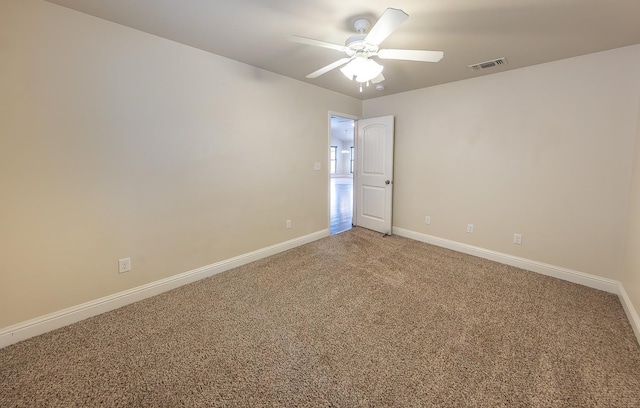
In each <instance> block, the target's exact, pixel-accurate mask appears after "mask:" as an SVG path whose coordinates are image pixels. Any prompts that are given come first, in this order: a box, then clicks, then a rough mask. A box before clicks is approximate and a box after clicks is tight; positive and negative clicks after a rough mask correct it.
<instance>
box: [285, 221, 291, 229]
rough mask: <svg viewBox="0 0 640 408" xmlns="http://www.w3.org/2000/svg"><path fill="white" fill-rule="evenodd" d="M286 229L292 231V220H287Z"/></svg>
mask: <svg viewBox="0 0 640 408" xmlns="http://www.w3.org/2000/svg"><path fill="white" fill-rule="evenodd" d="M284 227H285V228H286V229H291V220H286V221H285V222H284Z"/></svg>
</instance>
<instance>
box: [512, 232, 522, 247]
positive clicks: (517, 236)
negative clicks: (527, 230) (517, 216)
mask: <svg viewBox="0 0 640 408" xmlns="http://www.w3.org/2000/svg"><path fill="white" fill-rule="evenodd" d="M513 243H514V244H518V245H522V234H513Z"/></svg>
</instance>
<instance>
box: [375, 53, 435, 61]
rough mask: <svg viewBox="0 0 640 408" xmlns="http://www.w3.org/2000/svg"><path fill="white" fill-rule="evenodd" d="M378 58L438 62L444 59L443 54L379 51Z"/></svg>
mask: <svg viewBox="0 0 640 408" xmlns="http://www.w3.org/2000/svg"><path fill="white" fill-rule="evenodd" d="M378 57H380V58H382V59H397V60H409V61H423V62H438V61H440V60H441V59H442V57H444V52H442V51H424V50H380V51H378Z"/></svg>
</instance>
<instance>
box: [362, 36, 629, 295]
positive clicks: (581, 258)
mask: <svg viewBox="0 0 640 408" xmlns="http://www.w3.org/2000/svg"><path fill="white" fill-rule="evenodd" d="M507 57H508V56H507ZM639 72H640V46H632V47H627V48H622V49H617V50H611V51H608V52H603V53H598V54H592V55H588V56H583V57H579V58H573V59H568V60H563V61H557V62H553V63H549V64H543V65H538V66H533V67H529V68H525V69H519V70H514V71H509V72H505V73H500V74H496V75H489V76H484V77H479V78H475V79H471V80H466V81H460V82H456V83H451V84H446V85H441V86H435V87H431V88H426V89H422V90H417V91H413V92H407V93H402V94H396V95H392V96H387V97H381V98H377V99H373V100H368V101H365V102H364V103H363V116H364V117H374V116H379V115H386V114H395V115H396V146H395V176H394V178H395V181H394V188H395V190H394V193H395V196H394V212H393V216H394V226H395V227H400V228H405V229H408V230H412V231H416V232H420V233H424V234H428V235H433V236H436V237H440V238H445V239H449V240H453V241H458V242H462V243H466V244H470V245H475V246H478V247H482V248H485V249H490V250H494V251H498V252H502V253H506V254H511V255H514V256H519V257H523V258H527V259H531V260H534V261H538V262H544V263H548V264H552V265H556V266H561V267H565V268H569V269H573V270H577V271H580V272H585V273H589V274H594V275H598V276H601V277H605V278H611V279H616V280H617V279H620V277H621V276H620V274H619V272H620V268H621V259H622V256H623V247H624V245H623V242H624V238H625V231H626V223H627V212H628V206H629V186H630V182H631V165H632V160H633V146H634V139H635V135H636V126H637V112H638V96H639V94H640V75H639V74H638V73H639ZM426 215H429V216H431V225H426V224H424V217H425V216H426ZM637 217H638V215H637V214H636V218H637ZM468 223H472V224H474V225H475V233H474V234H467V233H466V225H467V224H468ZM514 233H520V234H522V235H523V245H521V246H518V245H515V244H513V243H512V240H513V234H514ZM636 253H637V251H636ZM636 271H637V269H636ZM635 276H636V277H637V272H636V275H635ZM629 281H630V282H631V280H629ZM636 282H637V281H636ZM635 287H636V289H631V290H630V291H633V292H634V293H637V283H636V284H635ZM636 299H637V298H636ZM637 305H638V303H637V302H636V307H637Z"/></svg>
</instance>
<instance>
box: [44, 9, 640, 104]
mask: <svg viewBox="0 0 640 408" xmlns="http://www.w3.org/2000/svg"><path fill="white" fill-rule="evenodd" d="M48 1H49V2H51V3H55V4H59V5H62V6H66V7H69V8H72V9H75V10H78V11H81V12H84V13H87V14H91V15H94V16H96V17H100V18H103V19H106V20H110V21H113V22H116V23H119V24H122V25H125V26H129V27H132V28H135V29H138V30H141V31H145V32H148V33H151V34H155V35H157V36H160V37H164V38H167V39H170V40H174V41H177V42H180V43H183V44H187V45H190V46H193V47H196V48H200V49H203V50H206V51H210V52H212V53H215V54H218V55H222V56H225V57H228V58H231V59H234V60H237V61H241V62H244V63H247V64H250V65H253V66H256V67H259V68H263V69H265V70H268V71H272V72H276V73H279V74H282V75H285V76H288V77H291V78H295V79H298V80H301V81H304V82H307V83H310V84H314V85H317V86H320V87H323V88H327V89H331V90H334V91H336V92H340V93H343V94H347V95H351V96H353V97H356V98H359V99H369V98H373V97H378V96H382V95H388V94H392V93H397V92H403V91H408V90H412V89H418V88H424V87H427V86H432V85H437V84H442V83H447V82H453V81H458V80H462V79H466V78H473V77H476V76H480V75H487V74H492V73H496V72H500V71H505V70H510V69H516V68H521V67H525V66H529V65H535V64H540V63H544V62H549V61H554V60H559V59H563V58H569V57H574V56H578V55H584V54H589V53H593V52H598V51H603V50H607V49H613V48H618V47H623V46H627V45H632V44H638V43H640V0H384V1H383V0H351V1H346V0H179V1H178V0H48ZM387 7H393V8H400V9H402V10H404V11H405V12H406V13H407V14H409V16H410V17H409V19H408V20H407V21H406V22H405V23H404V24H402V25H401V26H400V28H398V30H396V31H395V32H394V33H393V34H391V36H389V37H388V38H387V39H386V40H385V41H384V42H383V43H382V47H381V48H406V49H427V50H443V51H444V52H445V56H444V59H443V60H442V61H440V62H439V63H424V62H412V61H390V60H384V61H381V63H382V65H384V67H385V68H384V71H383V74H384V76H385V77H386V80H385V81H384V82H383V84H384V85H385V90H383V91H376V90H375V88H374V87H369V88H365V89H364V92H362V93H360V92H359V91H358V86H357V83H355V82H351V81H349V80H348V79H347V78H345V77H344V76H343V75H342V74H341V72H340V71H339V70H337V69H336V70H334V71H332V72H329V73H328V74H325V75H323V76H321V77H319V78H316V79H307V78H305V76H306V75H307V74H309V73H311V72H313V71H315V70H317V69H319V68H321V67H323V66H325V65H328V64H330V63H331V62H333V61H336V60H338V59H340V58H342V57H343V56H344V55H343V54H342V53H341V52H339V51H335V50H331V49H326V48H320V47H313V46H309V45H303V44H298V43H294V42H290V41H288V40H287V36H288V35H290V34H296V35H300V36H304V37H309V38H314V39H318V40H322V41H327V42H333V43H336V44H344V41H345V40H346V39H347V37H349V36H350V35H352V34H355V32H354V29H353V21H354V20H355V19H356V18H359V17H367V18H369V19H371V20H372V23H375V21H376V19H377V18H379V17H380V15H381V14H382V13H383V12H384V10H385V9H386V8H387ZM500 57H505V58H506V59H507V61H508V64H507V65H506V66H501V67H496V68H490V69H486V70H482V71H471V70H470V69H469V68H468V65H470V64H474V63H479V62H483V61H487V60H491V59H495V58H500Z"/></svg>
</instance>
